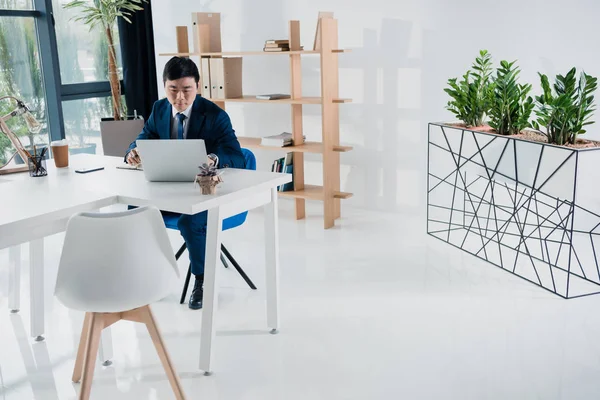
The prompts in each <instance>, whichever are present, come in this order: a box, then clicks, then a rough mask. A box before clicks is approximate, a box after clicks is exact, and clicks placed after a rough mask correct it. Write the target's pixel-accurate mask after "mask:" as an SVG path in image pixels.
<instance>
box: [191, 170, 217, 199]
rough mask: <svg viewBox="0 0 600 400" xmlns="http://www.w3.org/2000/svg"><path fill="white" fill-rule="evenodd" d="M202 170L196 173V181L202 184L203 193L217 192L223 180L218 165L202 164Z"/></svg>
mask: <svg viewBox="0 0 600 400" xmlns="http://www.w3.org/2000/svg"><path fill="white" fill-rule="evenodd" d="M199 168H200V172H199V173H198V175H196V179H195V181H194V182H195V183H198V184H199V185H200V189H201V190H202V194H215V193H216V192H217V185H218V184H219V183H221V182H223V178H221V173H222V171H219V170H218V169H217V167H216V166H214V165H208V164H206V163H204V164H202V165H201V166H200V167H199Z"/></svg>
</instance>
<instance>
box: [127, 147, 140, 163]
mask: <svg viewBox="0 0 600 400" xmlns="http://www.w3.org/2000/svg"><path fill="white" fill-rule="evenodd" d="M141 163H142V159H141V158H140V155H139V153H138V152H137V149H132V150H131V151H130V152H129V154H127V164H129V165H133V166H134V167H137V166H138V165H140V164H141Z"/></svg>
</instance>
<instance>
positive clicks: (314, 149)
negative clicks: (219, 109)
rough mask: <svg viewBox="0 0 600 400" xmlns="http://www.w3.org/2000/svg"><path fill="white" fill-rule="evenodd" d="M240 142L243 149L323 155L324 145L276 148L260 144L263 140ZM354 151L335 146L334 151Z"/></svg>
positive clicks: (349, 147) (348, 147) (241, 139)
mask: <svg viewBox="0 0 600 400" xmlns="http://www.w3.org/2000/svg"><path fill="white" fill-rule="evenodd" d="M238 141H239V142H240V144H241V145H242V147H246V148H249V149H263V150H279V151H286V152H288V151H290V152H291V151H294V152H298V153H323V143H319V142H304V143H303V144H301V145H298V146H285V147H275V146H263V145H262V144H260V141H261V138H251V137H238ZM350 150H352V146H335V147H334V148H333V151H336V152H339V153H345V152H347V151H350Z"/></svg>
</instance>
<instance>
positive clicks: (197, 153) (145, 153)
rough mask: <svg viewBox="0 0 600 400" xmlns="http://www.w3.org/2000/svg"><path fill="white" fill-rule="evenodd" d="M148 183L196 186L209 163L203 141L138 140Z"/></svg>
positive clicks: (138, 148) (138, 147)
mask: <svg viewBox="0 0 600 400" xmlns="http://www.w3.org/2000/svg"><path fill="white" fill-rule="evenodd" d="M136 143H137V150H138V153H139V154H140V158H141V160H142V166H143V170H144V175H145V176H146V180H148V181H150V182H194V180H195V179H196V175H197V174H198V172H199V169H198V167H199V166H200V165H202V163H205V162H206V158H207V155H206V146H205V144H204V140H202V139H188V140H160V139H154V140H138V141H137V142H136Z"/></svg>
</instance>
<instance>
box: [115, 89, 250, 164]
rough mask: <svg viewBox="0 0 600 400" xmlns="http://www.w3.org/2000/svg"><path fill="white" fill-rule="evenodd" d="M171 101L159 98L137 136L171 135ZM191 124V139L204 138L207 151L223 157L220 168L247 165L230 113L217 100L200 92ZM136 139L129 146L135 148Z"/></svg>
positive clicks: (167, 136) (189, 128)
mask: <svg viewBox="0 0 600 400" xmlns="http://www.w3.org/2000/svg"><path fill="white" fill-rule="evenodd" d="M172 116H173V111H172V106H171V103H169V101H168V100H167V99H162V100H158V101H157V102H155V103H154V106H152V113H151V114H150V117H149V118H148V120H147V121H146V123H145V125H144V129H142V132H141V133H140V134H139V135H138V137H137V139H136V140H138V139H171V118H172ZM188 124H189V125H188V127H187V139H203V140H204V143H205V144H206V152H207V153H208V154H210V153H214V154H216V155H217V156H218V157H219V167H220V168H227V167H229V168H244V167H245V165H244V164H245V161H244V155H243V154H242V149H241V148H240V142H239V141H238V140H237V137H236V136H235V131H234V130H233V127H232V126H231V120H230V119H229V115H227V113H226V112H225V111H224V110H223V109H221V108H220V107H219V106H217V105H216V104H215V103H213V102H211V101H209V100H206V99H205V98H203V97H202V96H199V95H196V100H194V104H193V105H192V113H191V115H190V120H189V121H188ZM136 146H137V145H136V142H135V141H133V143H131V145H130V146H129V149H128V150H127V153H129V152H130V151H131V149H133V148H135V147H136Z"/></svg>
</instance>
